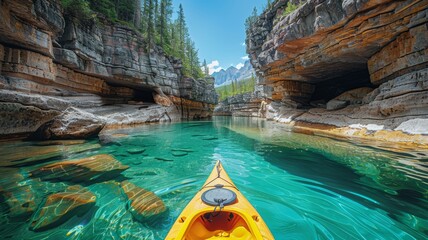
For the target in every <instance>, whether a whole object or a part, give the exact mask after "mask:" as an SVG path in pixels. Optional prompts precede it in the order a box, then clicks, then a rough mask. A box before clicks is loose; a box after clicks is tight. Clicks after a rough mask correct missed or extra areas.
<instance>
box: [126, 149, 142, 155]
mask: <svg viewBox="0 0 428 240" xmlns="http://www.w3.org/2000/svg"><path fill="white" fill-rule="evenodd" d="M144 151H146V149H145V148H129V149H126V152H128V153H130V154H139V153H143V152H144Z"/></svg>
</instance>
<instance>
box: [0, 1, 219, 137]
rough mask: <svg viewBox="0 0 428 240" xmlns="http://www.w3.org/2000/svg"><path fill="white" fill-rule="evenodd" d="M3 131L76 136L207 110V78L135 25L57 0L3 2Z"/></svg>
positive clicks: (210, 87)
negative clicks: (88, 19)
mask: <svg viewBox="0 0 428 240" xmlns="http://www.w3.org/2000/svg"><path fill="white" fill-rule="evenodd" d="M0 11H1V12H0V22H1V24H0V139H11V138H26V137H32V138H36V139H73V138H86V137H90V136H94V135H97V133H98V132H99V131H100V130H101V129H103V128H115V127H122V126H134V125H138V124H144V123H149V122H163V121H179V120H181V119H199V118H204V117H209V116H210V115H211V113H212V110H213V108H214V104H216V103H217V95H216V93H215V90H214V80H213V79H212V78H205V79H197V80H195V79H190V78H185V77H184V76H183V75H182V73H181V69H182V65H181V62H180V60H179V59H174V58H172V57H168V56H166V55H165V54H164V52H163V50H162V49H161V48H159V47H157V46H152V47H151V48H150V49H148V48H147V45H148V44H147V42H146V39H145V38H144V37H143V36H142V35H141V34H140V33H139V32H137V31H135V30H134V29H132V28H130V27H128V26H124V25H120V24H113V23H110V22H108V21H106V20H105V21H103V20H100V21H99V22H92V23H85V24H82V23H80V21H78V20H77V19H72V18H70V17H67V16H64V15H63V10H62V8H61V5H60V3H59V1H58V0H35V1H21V0H19V1H11V0H6V1H2V3H1V10H0Z"/></svg>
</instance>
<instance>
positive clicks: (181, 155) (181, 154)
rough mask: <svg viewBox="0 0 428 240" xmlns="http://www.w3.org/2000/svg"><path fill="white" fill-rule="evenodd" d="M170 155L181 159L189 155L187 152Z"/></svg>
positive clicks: (175, 152) (176, 152)
mask: <svg viewBox="0 0 428 240" xmlns="http://www.w3.org/2000/svg"><path fill="white" fill-rule="evenodd" d="M171 154H172V156H174V157H183V156H186V155H188V154H189V153H188V152H182V151H172V152H171Z"/></svg>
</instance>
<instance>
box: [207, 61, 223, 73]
mask: <svg viewBox="0 0 428 240" xmlns="http://www.w3.org/2000/svg"><path fill="white" fill-rule="evenodd" d="M207 66H208V69H209V73H210V75H211V74H213V73H214V72H218V71H220V70H222V69H223V68H222V67H220V63H219V62H218V61H217V60H214V61H212V62H211V63H209V64H207Z"/></svg>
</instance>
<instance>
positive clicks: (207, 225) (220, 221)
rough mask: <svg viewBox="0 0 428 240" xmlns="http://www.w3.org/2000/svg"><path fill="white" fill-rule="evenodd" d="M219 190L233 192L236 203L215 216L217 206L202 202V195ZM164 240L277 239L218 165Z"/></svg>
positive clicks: (219, 163)
mask: <svg viewBox="0 0 428 240" xmlns="http://www.w3.org/2000/svg"><path fill="white" fill-rule="evenodd" d="M219 186H222V187H221V188H224V189H228V190H230V191H233V192H234V193H235V194H236V199H235V201H233V202H232V203H230V204H229V205H226V206H224V207H223V208H222V209H221V211H219V207H217V208H216V211H215V212H214V208H215V206H211V205H208V204H206V203H205V202H204V201H203V200H202V194H203V193H204V192H205V191H207V190H211V189H215V188H219ZM165 239H168V240H176V239H188V240H193V239H260V240H262V239H274V238H273V236H272V234H271V232H270V231H269V228H268V227H267V225H266V224H265V222H264V221H263V219H262V217H261V216H260V214H259V213H258V212H257V211H256V209H255V208H254V207H253V206H252V205H251V204H250V202H249V201H248V200H247V199H246V198H245V197H244V195H243V194H242V193H241V192H240V191H239V190H238V188H237V187H236V186H235V184H234V183H233V182H232V180H231V179H230V177H229V176H228V175H227V173H226V171H225V170H224V169H223V166H222V164H221V162H220V161H218V162H217V163H216V165H215V167H214V169H213V171H212V172H211V174H210V176H209V177H208V179H207V181H206V182H205V184H204V185H203V187H202V188H201V190H199V191H198V192H197V193H196V195H195V196H194V197H193V199H192V200H191V201H190V202H189V203H188V204H187V206H186V207H185V208H184V210H183V211H182V212H181V214H180V215H179V217H178V218H177V220H176V221H175V222H174V225H173V226H172V228H171V230H170V231H169V233H168V235H167V237H166V238H165Z"/></svg>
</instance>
